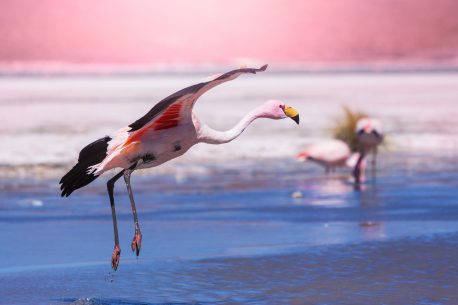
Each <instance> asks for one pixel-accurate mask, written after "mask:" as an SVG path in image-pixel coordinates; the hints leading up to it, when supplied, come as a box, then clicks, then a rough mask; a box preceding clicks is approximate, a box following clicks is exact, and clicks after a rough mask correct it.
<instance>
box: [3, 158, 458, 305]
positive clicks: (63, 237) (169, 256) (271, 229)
mask: <svg viewBox="0 0 458 305" xmlns="http://www.w3.org/2000/svg"><path fill="white" fill-rule="evenodd" d="M379 165H380V166H379V170H378V172H377V174H376V175H375V176H372V175H371V174H370V173H369V175H368V182H367V183H366V184H365V185H363V186H362V188H361V189H359V190H358V189H356V190H355V188H354V186H353V184H352V183H351V182H350V180H349V179H348V172H346V171H344V170H342V171H340V172H337V173H334V174H331V175H325V174H324V173H323V171H322V169H321V168H319V167H317V166H315V165H313V164H299V163H296V162H294V160H284V159H266V160H253V161H250V160H245V161H240V162H236V161H233V162H232V163H228V164H225V166H224V167H222V166H218V165H214V166H209V168H210V170H209V171H208V172H206V173H203V174H198V173H194V174H190V175H187V176H185V177H182V176H180V177H176V176H173V175H172V174H163V175H153V176H151V175H136V176H133V188H134V192H135V196H136V201H137V210H138V213H139V219H140V226H141V229H142V232H143V244H142V249H141V253H140V256H139V258H136V257H135V255H134V254H133V253H132V252H131V251H130V241H131V239H132V236H133V233H134V226H133V220H132V215H131V213H130V204H129V200H128V197H127V193H126V190H125V187H124V185H123V182H122V181H121V180H120V181H119V182H118V184H117V185H116V203H117V212H118V221H119V231H120V240H121V249H122V254H121V263H120V266H119V269H118V271H116V272H113V271H112V270H111V268H110V258H111V251H112V249H113V231H112V224H111V214H110V209H109V204H108V198H107V196H106V194H105V185H104V183H105V182H106V180H107V178H108V177H107V178H100V179H99V180H97V181H96V182H94V184H91V185H90V186H88V187H87V188H85V189H82V190H80V191H77V192H75V193H74V194H73V195H72V196H71V197H69V198H67V199H62V198H60V197H59V196H58V189H57V181H56V179H42V180H33V179H27V180H25V179H9V180H6V179H5V180H3V181H2V182H1V193H0V244H1V247H0V304H458V258H457V255H456V254H457V253H458V191H457V190H458V165H457V163H456V159H454V158H453V157H441V156H436V157H434V156H425V155H412V154H410V155H406V154H399V153H398V154H395V153H385V154H382V155H381V156H380V163H379ZM293 193H296V195H298V194H299V193H300V194H301V195H300V196H296V197H300V198H293V196H292V194H293Z"/></svg>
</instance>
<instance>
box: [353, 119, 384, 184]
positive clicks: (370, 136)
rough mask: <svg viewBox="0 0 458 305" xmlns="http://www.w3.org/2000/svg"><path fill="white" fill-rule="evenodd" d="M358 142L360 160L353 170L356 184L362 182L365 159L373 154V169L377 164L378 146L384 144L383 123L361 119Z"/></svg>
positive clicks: (357, 126) (358, 128)
mask: <svg viewBox="0 0 458 305" xmlns="http://www.w3.org/2000/svg"><path fill="white" fill-rule="evenodd" d="M355 133H356V141H357V143H358V151H359V158H358V160H357V162H356V165H355V167H354V170H353V177H354V178H355V183H360V182H362V180H363V179H362V178H363V174H364V158H365V157H366V155H367V154H369V153H370V152H372V154H373V158H372V168H373V169H375V167H376V162H377V151H378V146H379V145H380V144H381V143H382V142H383V137H384V135H383V128H382V123H381V122H380V121H379V120H377V119H374V118H369V117H367V118H361V119H359V120H358V122H356V128H355Z"/></svg>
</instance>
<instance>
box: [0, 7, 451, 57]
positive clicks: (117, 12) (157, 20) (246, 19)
mask: <svg viewBox="0 0 458 305" xmlns="http://www.w3.org/2000/svg"><path fill="white" fill-rule="evenodd" d="M239 58H248V59H250V58H252V59H257V60H259V61H262V62H264V61H265V62H270V63H304V64H307V63H346V62H352V63H355V62H356V63H365V62H374V61H395V62H398V61H401V62H402V61H430V62H454V63H456V62H457V61H458V1H456V0H370V1H368V0H297V1H294V0H288V1H280V0H243V1H242V0H231V1H223V0H192V1H185V0H181V1H180V0H167V1H149V0H72V1H66V0H39V1H37V0H3V1H1V3H0V62H3V63H5V62H11V61H20V62H24V61H25V62H33V61H40V62H41V61H58V62H77V63H136V64H138V63H172V64H174V63H175V64H176V63H193V64H199V63H215V64H227V63H233V62H236V61H237V60H238V59H239Z"/></svg>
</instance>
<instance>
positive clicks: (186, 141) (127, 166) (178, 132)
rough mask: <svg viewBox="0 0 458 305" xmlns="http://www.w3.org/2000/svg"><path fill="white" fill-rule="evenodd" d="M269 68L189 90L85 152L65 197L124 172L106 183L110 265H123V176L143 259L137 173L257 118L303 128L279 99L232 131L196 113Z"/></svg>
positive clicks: (226, 138)
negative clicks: (234, 83)
mask: <svg viewBox="0 0 458 305" xmlns="http://www.w3.org/2000/svg"><path fill="white" fill-rule="evenodd" d="M266 68H267V65H264V66H262V67H261V68H258V69H255V68H241V69H237V70H233V71H230V72H227V73H224V74H222V75H217V76H214V77H213V78H212V79H210V80H208V81H204V82H201V83H198V84H196V85H193V86H190V87H187V88H184V89H182V90H180V91H178V92H175V93H174V94H172V95H170V96H168V97H166V98H165V99H163V100H162V101H160V102H159V103H157V104H156V105H155V106H154V107H153V108H152V109H151V110H150V111H149V112H148V113H147V114H145V115H144V116H143V117H141V118H140V119H138V120H137V121H135V122H134V123H132V124H130V125H128V126H127V127H125V128H122V129H120V130H119V131H117V132H115V133H114V134H112V135H110V136H105V137H103V138H100V139H98V140H96V141H94V142H92V143H90V144H89V145H87V146H86V147H84V148H83V149H82V150H81V152H80V153H79V157H78V163H76V165H75V166H74V167H73V168H72V169H71V170H70V171H69V172H68V173H67V174H66V175H64V176H63V177H62V179H61V180H60V182H59V184H60V185H61V186H60V189H61V191H62V193H61V196H62V197H64V196H66V197H68V196H69V195H70V194H71V193H72V192H73V191H75V190H77V189H79V188H82V187H84V186H86V185H88V184H89V183H91V182H92V181H94V180H95V179H96V178H97V177H99V176H100V175H102V174H103V173H104V172H106V171H108V170H111V169H114V168H121V170H120V171H119V172H118V173H117V174H115V175H114V176H113V177H112V178H111V179H109V180H108V182H107V190H108V196H109V199H110V206H111V215H112V220H113V231H114V249H113V252H112V255H111V266H112V268H113V269H114V270H115V271H116V270H117V268H118V265H119V261H120V257H121V247H120V245H119V238H118V228H117V221H116V210H115V202H114V196H113V189H114V185H115V182H116V181H117V180H118V179H119V178H120V177H124V182H125V184H126V186H127V191H128V194H129V199H130V203H131V209H132V214H133V218H134V225H135V233H134V238H133V240H132V244H131V248H132V251H134V252H136V255H137V256H138V255H139V253H140V247H141V242H142V234H141V231H140V225H139V222H138V216H137V211H136V207H135V201H134V195H133V191H132V188H131V184H130V178H131V174H132V172H133V171H135V170H137V169H144V168H149V167H156V166H159V165H161V164H163V163H165V162H167V161H169V160H171V159H174V158H177V157H179V156H181V155H183V154H184V153H185V152H186V151H188V149H189V148H191V147H192V146H194V145H195V144H197V143H208V144H223V143H228V142H230V141H232V140H234V139H235V138H237V137H238V136H239V135H240V134H241V133H242V132H243V131H244V130H245V128H247V127H248V125H250V124H251V123H252V122H253V121H254V120H256V119H258V118H268V119H274V120H278V119H284V118H288V117H289V118H291V119H292V120H294V121H295V122H296V123H297V124H299V113H298V111H297V110H295V109H294V108H292V107H290V106H288V105H286V104H285V103H283V102H281V101H278V100H269V101H267V102H266V103H264V104H263V105H261V106H259V107H257V108H255V109H253V110H252V111H251V112H249V113H248V114H247V115H245V117H243V118H242V120H241V121H240V122H239V123H237V124H236V125H235V126H234V127H233V128H232V129H230V130H227V131H217V130H214V129H212V128H210V127H209V126H207V125H206V124H204V123H202V122H201V121H200V120H199V118H198V117H197V116H196V115H195V113H194V112H193V107H194V104H195V103H196V101H197V99H198V98H199V97H200V96H201V95H202V94H204V93H205V92H206V91H208V90H210V89H211V88H213V87H215V86H217V85H220V84H222V83H224V82H227V81H230V80H233V79H235V78H237V77H238V76H239V75H241V74H244V73H253V74H256V72H262V71H265V70H266Z"/></svg>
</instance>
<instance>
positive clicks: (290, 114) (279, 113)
mask: <svg viewBox="0 0 458 305" xmlns="http://www.w3.org/2000/svg"><path fill="white" fill-rule="evenodd" d="M261 107H262V109H261V112H262V114H261V116H262V117H265V118H269V119H274V120H281V119H286V118H290V119H292V120H293V121H294V122H296V124H299V112H298V111H297V110H296V109H294V108H293V107H291V106H288V105H286V104H285V103H284V102H282V101H278V100H270V101H267V102H266V103H265V104H264V105H262V106H261Z"/></svg>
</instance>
